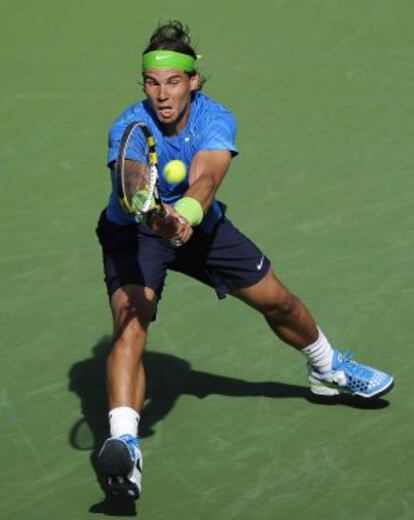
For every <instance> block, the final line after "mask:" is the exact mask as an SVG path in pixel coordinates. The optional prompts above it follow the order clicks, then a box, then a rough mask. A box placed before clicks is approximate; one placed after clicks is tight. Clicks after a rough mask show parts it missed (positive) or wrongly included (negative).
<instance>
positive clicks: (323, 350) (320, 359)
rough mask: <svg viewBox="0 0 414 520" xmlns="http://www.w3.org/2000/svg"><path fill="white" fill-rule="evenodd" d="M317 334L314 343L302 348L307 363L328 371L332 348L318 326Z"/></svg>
mask: <svg viewBox="0 0 414 520" xmlns="http://www.w3.org/2000/svg"><path fill="white" fill-rule="evenodd" d="M318 332H319V336H318V339H317V340H316V341H315V343H312V344H311V345H309V346H308V347H305V348H304V349H302V352H303V353H304V354H305V356H306V357H307V358H308V360H309V363H310V364H311V365H312V366H313V367H315V368H317V369H318V370H319V371H320V372H329V370H331V368H332V358H333V349H332V347H331V344H330V343H329V341H328V340H327V339H326V337H325V334H324V333H323V332H322V331H321V329H320V328H319V327H318Z"/></svg>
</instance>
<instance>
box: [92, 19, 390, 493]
mask: <svg viewBox="0 0 414 520" xmlns="http://www.w3.org/2000/svg"><path fill="white" fill-rule="evenodd" d="M142 78H143V90H144V93H145V100H144V101H141V102H137V103H134V104H133V105H131V106H130V107H128V108H127V109H126V110H125V111H124V112H122V113H121V115H120V116H119V117H118V118H117V119H116V120H115V122H114V123H113V125H112V127H111V129H110V132H109V147H108V165H109V168H110V171H111V174H112V181H113V183H112V185H113V190H112V193H111V195H110V198H109V203H108V205H107V207H106V209H105V210H104V211H103V213H102V214H101V217H100V220H99V223H98V228H97V234H98V237H99V240H100V243H101V246H102V251H103V264H104V272H105V282H106V286H107V290H108V294H109V299H110V307H111V310H112V315H113V321H114V342H113V348H112V351H111V353H110V355H109V357H108V362H107V391H108V400H109V426H110V438H109V439H108V440H106V442H105V443H104V445H103V447H102V449H101V451H100V453H99V456H98V465H99V469H100V472H101V473H102V475H103V476H104V478H105V481H106V486H107V491H108V492H109V493H110V494H114V495H125V496H131V497H133V498H137V497H138V496H139V494H140V492H141V473H142V454H141V450H140V445H139V420H140V411H141V409H142V406H143V400H144V394H145V374H144V369H143V365H142V354H143V351H144V348H145V343H146V339H147V333H148V328H149V325H150V323H151V321H152V320H153V319H154V317H155V314H156V310H157V304H158V302H159V299H160V297H161V292H162V288H163V284H164V280H165V277H166V274H167V271H168V270H169V269H172V270H175V271H179V272H181V273H184V274H186V275H188V276H191V277H192V278H195V279H196V280H199V281H201V282H203V283H205V284H207V285H209V286H210V287H212V288H213V289H214V290H215V291H216V293H217V295H218V297H219V298H224V297H225V296H226V295H227V294H230V295H232V296H234V297H236V298H238V299H240V300H242V301H244V302H245V303H246V304H247V305H249V306H251V307H253V308H254V309H256V310H257V311H258V312H259V313H260V314H261V315H262V316H263V317H264V319H265V320H266V322H267V323H268V325H269V326H270V328H271V329H272V330H273V332H274V333H275V334H276V335H277V336H278V337H279V338H280V339H281V340H282V341H284V342H285V343H287V344H288V345H291V346H292V347H294V348H295V349H297V350H298V351H300V352H302V354H304V356H305V358H306V360H307V369H308V378H309V383H310V389H311V391H312V392H314V393H316V394H321V395H326V396H333V395H337V394H338V393H340V392H342V391H347V392H350V393H352V394H356V395H358V396H362V397H366V398H373V397H378V396H379V395H382V394H384V393H386V392H388V391H389V390H390V389H391V388H392V386H393V378H392V377H391V376H390V375H388V374H386V373H384V372H381V371H379V370H376V369H374V368H370V367H368V366H365V365H362V364H360V363H357V362H356V361H354V360H352V359H351V357H350V355H348V354H342V353H341V352H340V351H338V350H337V349H335V348H333V347H332V346H331V344H330V343H329V341H328V339H327V338H326V337H325V335H324V334H323V332H322V331H321V330H320V328H319V327H318V326H317V324H316V323H315V320H314V319H313V317H312V316H311V314H310V313H309V311H308V309H307V308H306V307H305V306H304V304H303V303H302V302H301V301H300V299H299V298H297V297H296V296H295V295H293V294H292V293H291V292H290V291H289V290H288V289H287V288H286V287H285V286H284V285H283V284H282V283H281V282H280V280H278V278H277V277H276V276H275V274H274V272H273V270H272V267H271V264H270V260H269V259H268V258H267V256H266V255H265V254H264V253H263V252H262V251H261V250H260V249H259V248H258V247H257V246H256V245H255V244H254V243H253V242H252V241H251V240H249V239H248V238H247V237H246V236H245V235H244V234H243V233H241V232H240V231H239V230H238V229H236V228H235V227H234V226H233V224H232V223H231V222H230V220H228V219H227V217H226V206H225V205H224V204H223V203H221V202H219V201H218V200H217V199H216V193H217V190H218V189H219V187H220V184H221V182H222V181H223V179H224V177H225V175H226V173H227V172H228V170H229V168H230V165H231V161H232V158H233V157H235V156H236V155H237V153H238V150H237V147H236V145H235V144H234V141H235V135H236V122H235V119H234V116H233V115H232V113H231V112H230V111H229V110H228V109H227V108H226V107H224V106H223V105H221V104H220V103H217V102H216V101H213V100H212V99H210V98H209V97H207V96H205V95H204V94H202V93H201V86H202V78H201V77H200V74H199V73H198V71H197V54H196V52H195V50H194V49H193V47H192V46H191V41H190V36H189V32H188V29H186V28H185V27H183V25H182V24H181V23H180V22H178V21H172V22H169V23H167V24H165V25H162V26H160V27H158V28H157V29H156V30H155V32H154V33H153V34H152V36H151V38H150V41H149V44H148V46H147V48H146V49H145V51H144V52H143V55H142ZM135 120H139V121H143V122H144V123H145V124H146V125H147V126H148V127H149V129H150V130H151V132H152V133H153V135H154V137H155V141H156V144H157V151H158V155H159V169H160V171H163V169H164V168H165V167H166V166H167V165H168V163H169V162H170V161H176V160H180V161H182V162H183V163H184V164H185V166H186V169H187V173H186V176H185V178H184V179H183V181H182V182H180V183H178V184H173V185H171V184H168V183H167V182H166V181H165V180H164V179H163V178H162V176H160V177H161V178H160V183H161V186H160V192H161V198H162V200H163V201H164V203H165V206H166V208H167V210H168V213H169V217H168V218H153V219H152V220H151V222H150V223H137V222H136V221H135V220H134V218H133V217H131V216H130V215H128V214H127V213H125V212H124V210H123V209H122V207H121V205H120V203H119V201H118V198H117V193H116V188H115V182H114V176H115V172H114V166H115V161H116V157H117V152H118V149H119V145H120V140H121V136H122V134H123V132H124V130H125V128H126V127H127V126H128V124H129V123H130V122H132V121H135ZM171 239H175V240H177V239H178V240H179V241H180V242H181V243H182V244H183V245H182V246H181V247H174V246H173V245H172V244H171V241H170V240H171Z"/></svg>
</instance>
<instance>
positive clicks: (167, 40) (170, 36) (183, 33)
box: [143, 20, 206, 90]
mask: <svg viewBox="0 0 414 520" xmlns="http://www.w3.org/2000/svg"><path fill="white" fill-rule="evenodd" d="M158 49H164V50H167V51H175V52H181V53H182V54H188V56H192V57H193V58H197V53H196V51H195V49H194V48H193V46H192V44H191V38H190V29H189V28H188V26H186V25H183V24H182V23H181V22H179V21H178V20H170V21H169V22H167V23H165V24H162V25H161V24H160V25H159V26H158V27H157V28H156V29H155V31H154V32H153V33H152V35H151V37H150V40H149V43H148V45H147V47H146V48H145V50H144V52H143V54H146V53H147V52H150V51H155V50H158ZM188 74H189V75H190V76H193V75H194V74H198V71H197V70H194V72H189V73H188ZM205 81H206V79H205V78H204V76H200V89H199V90H201V87H202V86H203V85H204V83H205Z"/></svg>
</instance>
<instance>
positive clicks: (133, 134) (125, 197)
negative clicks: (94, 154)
mask: <svg viewBox="0 0 414 520" xmlns="http://www.w3.org/2000/svg"><path fill="white" fill-rule="evenodd" d="M116 179H117V188H118V198H119V201H120V203H121V205H122V207H123V209H124V210H125V211H126V212H127V213H128V214H129V215H134V216H135V217H136V220H137V221H138V222H141V221H142V220H144V221H147V220H148V218H150V217H151V216H154V215H156V216H159V217H164V216H166V215H167V212H166V210H165V208H164V206H163V204H162V201H161V198H160V195H159V190H158V169H157V152H156V149H155V140H154V137H153V136H152V134H151V132H150V130H149V129H148V127H147V126H146V125H145V124H144V123H142V122H140V121H134V122H132V123H130V124H129V125H128V126H127V128H126V129H125V132H124V134H123V136H122V139H121V144H120V147H119V152H118V157H117V161H116Z"/></svg>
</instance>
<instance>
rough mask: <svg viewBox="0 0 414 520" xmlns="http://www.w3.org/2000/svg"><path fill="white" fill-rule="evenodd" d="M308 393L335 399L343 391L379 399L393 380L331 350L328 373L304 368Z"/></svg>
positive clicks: (347, 354) (347, 356)
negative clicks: (309, 390)
mask: <svg viewBox="0 0 414 520" xmlns="http://www.w3.org/2000/svg"><path fill="white" fill-rule="evenodd" d="M308 372H309V382H310V389H311V392H312V393H314V394H316V395H324V396H335V395H339V394H340V393H343V392H347V393H351V394H353V395H359V396H361V397H365V398H372V397H379V396H381V395H384V394H386V393H387V392H389V391H390V390H391V389H392V387H393V386H394V379H393V377H392V376H390V375H389V374H386V373H385V372H381V371H380V370H377V369H376V368H372V367H369V366H366V365H362V364H361V363H357V362H356V361H354V360H353V359H352V352H351V351H347V352H345V353H344V354H342V353H341V352H339V350H337V349H334V354H333V359H332V369H331V370H330V371H329V372H319V370H318V369H317V368H315V367H313V366H311V365H308Z"/></svg>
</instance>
